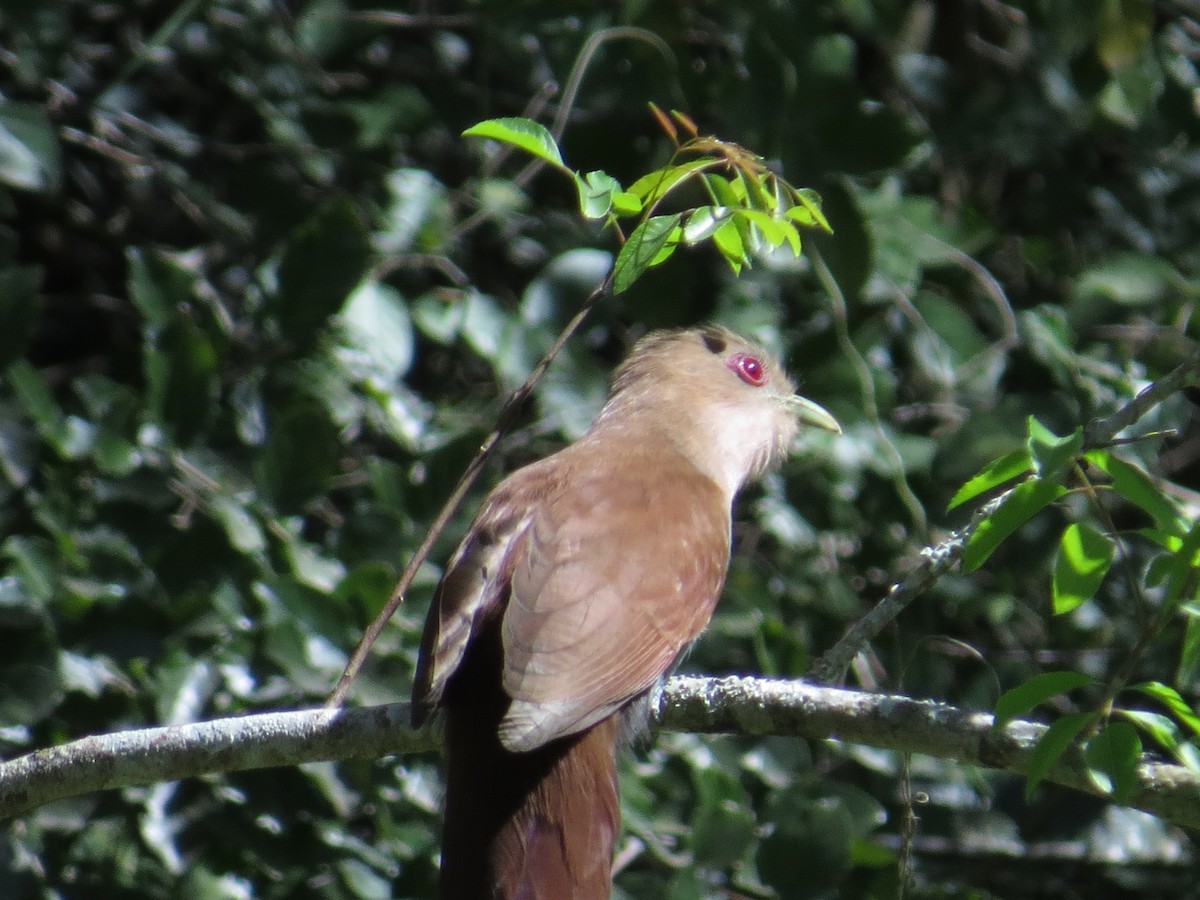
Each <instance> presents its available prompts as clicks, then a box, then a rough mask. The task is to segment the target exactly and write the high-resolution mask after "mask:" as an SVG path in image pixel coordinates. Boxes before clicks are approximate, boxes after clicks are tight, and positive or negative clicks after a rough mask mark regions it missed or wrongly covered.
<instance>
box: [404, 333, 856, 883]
mask: <svg viewBox="0 0 1200 900" xmlns="http://www.w3.org/2000/svg"><path fill="white" fill-rule="evenodd" d="M812 427H815V428H818V429H823V430H825V431H830V432H835V433H840V430H841V429H840V426H839V424H838V422H837V420H836V419H835V418H834V417H833V415H832V414H831V413H829V412H828V411H827V410H826V409H824V408H823V407H821V406H819V405H818V404H816V403H815V402H813V401H811V400H809V399H807V398H805V397H801V396H799V395H798V394H796V393H795V388H794V386H793V384H792V381H791V380H790V379H789V378H788V376H787V374H786V373H785V372H784V370H783V369H782V368H781V366H780V364H779V363H778V362H777V361H776V360H775V359H774V358H773V357H772V356H771V355H770V354H769V353H768V352H766V351H765V350H763V349H762V348H761V347H759V346H756V345H755V344H753V343H751V342H749V341H747V340H745V339H744V338H742V337H740V336H738V335H737V334H735V333H734V332H732V331H730V330H728V329H726V328H723V327H720V326H717V325H705V326H702V327H698V328H690V329H680V330H661V331H652V332H650V333H648V334H647V335H646V336H645V337H643V338H642V339H641V340H639V341H638V342H637V343H636V344H635V345H634V346H633V347H632V349H631V350H630V352H629V354H628V356H627V357H626V359H625V360H624V362H622V363H621V364H620V365H619V366H618V367H617V369H616V370H615V371H614V373H613V376H612V379H611V384H610V390H609V395H608V398H607V400H606V401H605V403H604V405H603V407H602V409H601V411H600V413H599V414H598V415H597V417H596V418H595V420H594V421H593V423H592V424H591V426H590V427H589V429H588V430H587V432H586V433H585V434H584V435H583V436H582V437H580V438H579V439H577V440H576V441H575V442H573V443H571V444H569V445H567V446H566V447H565V448H563V449H562V450H559V451H558V452H556V453H554V454H552V455H550V456H547V457H546V458H544V459H542V460H540V461H538V462H534V463H531V464H529V465H527V466H525V467H523V468H519V469H517V470H516V471H514V472H513V473H512V474H510V475H508V476H507V477H506V478H504V479H503V480H502V481H501V482H500V483H499V484H498V485H497V486H496V487H495V488H494V489H493V490H492V491H491V492H490V494H489V495H488V496H487V497H486V498H485V500H484V501H483V503H482V505H481V506H480V508H479V511H478V513H477V514H476V516H475V518H474V520H473V522H472V523H471V525H470V526H469V528H468V530H467V532H466V536H465V537H464V538H463V540H462V542H461V543H460V544H459V546H458V548H457V550H455V552H454V553H453V555H452V556H451V558H450V560H449V562H448V564H447V566H446V569H445V571H444V574H443V576H442V578H441V581H440V582H439V584H438V586H437V588H436V589H435V591H434V596H433V600H432V603H431V605H430V609H429V613H428V616H427V618H426V621H425V628H424V631H423V633H422V637H421V645H420V651H419V655H418V661H417V666H416V670H415V673H414V683H413V694H412V705H411V710H412V722H413V725H414V726H415V727H420V726H421V725H422V724H423V723H425V722H426V721H427V720H428V719H429V718H430V717H431V716H432V715H433V713H434V712H435V711H437V710H439V709H440V710H442V711H443V712H444V716H445V732H444V734H445V749H444V753H445V780H446V798H445V809H444V816H443V826H442V853H441V873H440V879H439V897H440V898H441V900H565V898H575V900H607V898H608V897H609V896H610V894H611V890H612V877H613V873H612V867H613V849H614V846H615V842H616V840H617V838H618V836H619V830H620V808H619V787H618V782H617V769H616V763H617V755H618V753H619V751H620V748H621V746H622V745H623V743H624V742H626V741H627V740H628V739H629V733H630V731H631V729H633V730H636V728H637V726H636V723H634V720H635V719H639V718H640V719H641V720H643V721H644V719H645V716H644V712H643V714H642V715H641V716H639V715H638V714H637V712H636V710H638V709H639V708H640V709H642V710H643V711H644V709H645V707H646V704H645V702H644V700H645V699H646V698H647V697H648V696H649V695H650V694H651V692H652V691H653V690H655V689H656V687H657V686H659V685H660V684H661V683H662V681H663V680H664V679H665V677H666V675H667V674H668V673H669V672H670V671H671V669H672V668H673V667H674V666H675V664H676V663H677V662H678V660H679V659H680V657H681V655H682V654H683V653H684V652H685V651H686V650H687V649H688V647H689V646H690V645H691V644H692V642H693V641H694V640H695V639H696V637H697V636H698V635H699V634H700V632H701V630H702V629H703V628H704V627H705V626H706V625H707V624H708V621H709V619H710V618H711V616H712V613H713V608H714V606H715V604H716V602H717V597H718V595H719V594H720V592H721V588H722V585H723V583H724V580H725V575H726V571H727V569H728V566H729V555H730V545H731V527H732V507H733V502H734V499H735V497H736V496H737V493H738V491H739V490H740V489H741V488H742V487H743V486H744V485H745V484H746V483H747V482H749V481H751V480H753V479H755V478H758V477H759V476H761V475H762V474H764V473H765V472H767V471H768V470H770V469H772V468H774V467H776V466H778V465H779V464H780V463H781V462H782V460H783V459H784V458H785V457H786V456H787V455H788V453H789V452H790V448H791V446H792V444H793V441H794V439H795V438H796V436H797V434H798V432H799V431H801V430H803V429H805V428H812ZM631 723H633V724H631Z"/></svg>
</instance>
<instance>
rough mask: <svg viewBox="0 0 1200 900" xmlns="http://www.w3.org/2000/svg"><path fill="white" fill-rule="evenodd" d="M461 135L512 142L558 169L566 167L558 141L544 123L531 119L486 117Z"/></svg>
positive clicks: (513, 144)
mask: <svg viewBox="0 0 1200 900" xmlns="http://www.w3.org/2000/svg"><path fill="white" fill-rule="evenodd" d="M462 136H463V137H480V138H491V139H492V140H494V141H500V142H501V143H504V144H512V146H514V147H519V148H520V149H522V150H524V151H525V152H526V153H529V154H530V155H532V156H536V157H537V158H538V159H540V160H543V161H545V162H548V163H550V165H552V166H555V167H556V168H559V169H566V170H567V171H570V170H569V169H567V167H566V164H565V163H563V159H562V153H561V152H559V149H558V142H557V141H555V140H554V135H552V134H551V133H550V130H549V129H548V128H546V126H545V125H541V124H539V123H537V122H534V121H533V120H532V119H523V118H518V117H512V118H505V119H488V120H486V121H484V122H480V123H479V124H477V125H472V126H471V127H470V128H468V129H467V130H466V131H464V132H463V133H462Z"/></svg>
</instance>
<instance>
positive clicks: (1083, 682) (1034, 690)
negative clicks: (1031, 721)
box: [992, 672, 1096, 728]
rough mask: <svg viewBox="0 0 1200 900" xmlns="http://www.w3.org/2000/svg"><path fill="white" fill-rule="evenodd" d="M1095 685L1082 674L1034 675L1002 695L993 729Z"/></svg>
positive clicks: (1094, 681) (1053, 673) (1048, 673)
mask: <svg viewBox="0 0 1200 900" xmlns="http://www.w3.org/2000/svg"><path fill="white" fill-rule="evenodd" d="M1095 683H1096V680H1095V679H1094V678H1092V677H1091V676H1089V675H1084V674H1083V673H1081V672H1044V673H1043V674H1041V675H1034V676H1033V677H1032V678H1030V679H1029V680H1028V681H1026V682H1024V683H1023V684H1019V685H1017V686H1016V687H1015V688H1010V689H1009V690H1007V691H1005V692H1004V693H1003V694H1001V695H1000V699H999V700H997V701H996V710H995V722H994V723H993V724H992V727H993V728H1002V727H1003V726H1004V724H1005V723H1006V722H1008V721H1009V720H1011V719H1015V718H1016V717H1017V716H1023V715H1024V714H1025V713H1027V712H1029V711H1030V710H1031V709H1033V708H1034V707H1035V706H1039V705H1040V704H1042V703H1045V702H1046V701H1047V700H1049V699H1050V698H1051V697H1057V696H1058V695H1059V694H1065V693H1068V692H1069V691H1073V690H1076V689H1077V688H1081V687H1086V686H1087V685H1089V684H1095Z"/></svg>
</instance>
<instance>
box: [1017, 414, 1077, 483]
mask: <svg viewBox="0 0 1200 900" xmlns="http://www.w3.org/2000/svg"><path fill="white" fill-rule="evenodd" d="M1027 428H1028V438H1027V441H1026V447H1027V449H1028V450H1029V458H1030V459H1031V460H1032V461H1033V471H1034V472H1036V473H1037V474H1038V475H1039V476H1040V477H1042V478H1053V477H1055V476H1056V475H1058V474H1059V473H1060V472H1062V470H1063V469H1065V468H1066V467H1067V465H1068V464H1069V463H1070V462H1071V460H1072V459H1074V458H1075V457H1076V456H1078V455H1079V451H1080V450H1081V449H1082V447H1083V429H1082V428H1076V429H1075V430H1074V431H1073V432H1072V433H1071V434H1068V435H1065V436H1063V437H1059V436H1058V435H1056V434H1055V433H1054V432H1052V431H1051V430H1050V429H1049V428H1047V427H1046V426H1045V425H1043V424H1042V423H1041V422H1039V421H1038V420H1037V419H1036V418H1034V417H1033V416H1030V417H1029V419H1028V423H1027Z"/></svg>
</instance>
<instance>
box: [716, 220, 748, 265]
mask: <svg viewBox="0 0 1200 900" xmlns="http://www.w3.org/2000/svg"><path fill="white" fill-rule="evenodd" d="M712 240H713V244H714V245H715V246H716V248H717V249H718V250H719V251H720V252H721V255H722V256H723V257H725V262H727V263H729V267H730V268H731V269H733V272H734V274H735V275H736V274H737V273H738V272H740V271H741V270H742V266H743V265H745V264H746V263H748V262H749V259H748V257H747V256H746V245H745V244H744V243H742V235H741V231H740V230H739V229H738V227H737V220H736V219H730V220H729V221H727V222H725V223H724V224H723V225H722V226H721V227H720V228H718V229H717V230H716V231H714V232H713V236H712Z"/></svg>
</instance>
